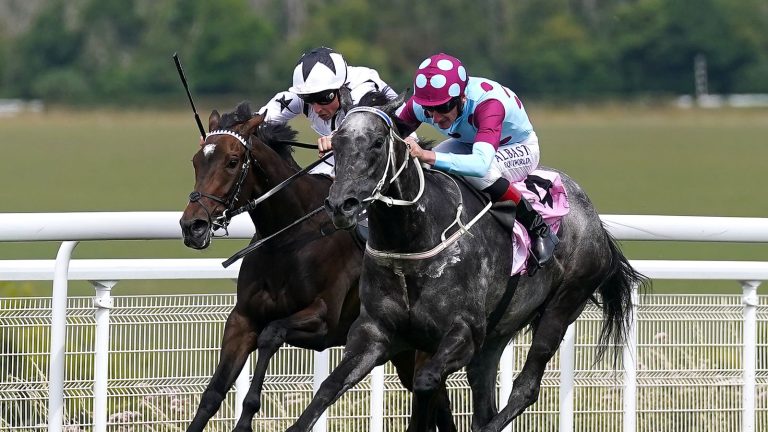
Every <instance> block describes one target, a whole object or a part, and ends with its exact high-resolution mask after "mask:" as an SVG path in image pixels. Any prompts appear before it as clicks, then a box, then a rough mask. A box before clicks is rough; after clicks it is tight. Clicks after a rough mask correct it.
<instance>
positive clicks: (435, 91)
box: [398, 53, 559, 267]
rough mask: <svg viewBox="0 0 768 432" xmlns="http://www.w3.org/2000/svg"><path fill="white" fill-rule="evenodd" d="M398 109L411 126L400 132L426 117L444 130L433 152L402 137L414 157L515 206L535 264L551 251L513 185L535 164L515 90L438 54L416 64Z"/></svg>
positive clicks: (552, 239)
mask: <svg viewBox="0 0 768 432" xmlns="http://www.w3.org/2000/svg"><path fill="white" fill-rule="evenodd" d="M398 116H399V117H400V120H402V121H403V122H404V123H406V124H407V125H408V129H410V130H406V131H405V134H409V133H411V132H412V131H413V130H416V128H418V127H419V125H420V124H421V123H427V124H430V125H432V126H434V127H435V128H436V129H437V130H438V131H439V132H440V133H442V134H443V135H446V136H447V137H449V139H447V140H445V141H443V142H441V143H440V144H438V145H437V146H436V147H435V148H434V151H431V150H425V149H423V148H421V146H419V144H418V143H417V142H416V141H415V140H414V139H413V138H411V137H408V138H406V141H408V142H409V143H410V145H411V155H412V156H413V157H416V158H418V159H419V160H420V161H421V162H423V163H427V164H430V165H432V166H433V167H434V168H435V169H438V170H441V171H446V172H449V173H454V174H459V175H462V176H464V177H465V178H466V180H467V181H468V182H469V183H470V184H471V185H473V186H474V187H476V188H477V189H479V190H481V191H483V192H486V193H488V194H489V195H490V196H491V199H492V200H493V201H495V202H498V203H502V202H503V203H504V204H502V205H505V206H516V215H515V218H516V219H517V220H518V221H519V222H521V224H522V225H523V226H524V227H525V228H526V230H527V231H528V233H529V234H530V236H531V249H532V252H533V254H534V256H535V258H536V261H537V264H538V265H539V267H541V266H542V265H544V264H545V263H546V262H547V261H549V260H550V259H551V258H552V256H553V254H554V250H555V246H557V244H558V242H559V240H558V238H557V236H556V235H555V233H554V232H552V231H551V230H550V229H549V226H548V225H547V224H546V223H545V222H544V220H543V219H542V218H541V215H539V213H538V212H536V211H535V210H534V209H533V208H532V207H531V204H530V203H529V202H528V201H526V200H525V199H522V194H521V193H520V191H518V190H517V189H516V188H515V187H514V186H513V185H512V183H514V182H518V181H521V180H524V179H525V177H526V176H527V175H528V174H529V173H530V172H531V171H533V170H534V169H536V167H537V166H538V165H539V141H538V138H537V137H536V133H535V132H534V131H533V126H532V125H531V122H530V120H529V119H528V115H527V114H526V112H525V109H524V108H523V103H522V102H521V101H520V99H519V98H518V97H517V95H516V94H515V93H514V92H512V91H511V90H510V89H508V88H506V87H504V86H503V85H501V84H499V83H497V82H494V81H491V80H489V79H486V78H479V77H470V76H468V75H467V71H466V69H465V68H464V66H463V65H462V64H461V62H460V61H459V60H458V59H456V58H455V57H451V56H449V55H447V54H443V53H440V54H436V55H433V56H431V57H429V58H428V59H426V60H424V61H423V62H422V63H421V64H420V65H419V68H418V70H417V71H416V76H415V78H414V94H413V96H412V97H411V98H410V99H409V100H408V101H407V102H406V103H405V105H403V106H402V107H401V108H400V109H399V111H398ZM411 128H412V129H411Z"/></svg>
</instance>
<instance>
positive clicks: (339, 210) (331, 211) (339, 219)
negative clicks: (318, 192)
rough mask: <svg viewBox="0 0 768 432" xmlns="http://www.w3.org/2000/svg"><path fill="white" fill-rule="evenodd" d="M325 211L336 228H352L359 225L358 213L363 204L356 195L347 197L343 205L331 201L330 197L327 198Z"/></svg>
mask: <svg viewBox="0 0 768 432" xmlns="http://www.w3.org/2000/svg"><path fill="white" fill-rule="evenodd" d="M325 211H327V212H328V215H329V216H330V217H331V221H333V225H334V226H335V227H336V228H338V229H352V228H354V227H355V225H357V215H359V214H360V212H361V211H362V205H361V204H360V200H358V199H357V198H354V197H351V198H347V199H345V200H344V201H343V202H342V203H341V205H339V204H336V203H333V202H331V199H330V198H328V199H326V200H325Z"/></svg>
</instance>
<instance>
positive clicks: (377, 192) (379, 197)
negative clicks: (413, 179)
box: [344, 106, 424, 206]
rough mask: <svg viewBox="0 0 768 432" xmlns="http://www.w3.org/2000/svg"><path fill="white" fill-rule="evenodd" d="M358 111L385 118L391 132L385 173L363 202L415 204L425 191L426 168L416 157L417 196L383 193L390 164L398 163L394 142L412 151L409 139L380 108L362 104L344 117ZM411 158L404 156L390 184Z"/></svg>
mask: <svg viewBox="0 0 768 432" xmlns="http://www.w3.org/2000/svg"><path fill="white" fill-rule="evenodd" d="M356 112H368V113H372V114H375V115H376V116H377V117H379V118H380V119H382V120H384V123H386V124H387V128H388V129H389V134H388V135H387V157H386V158H387V164H386V165H385V167H384V174H383V175H382V176H381V179H380V180H379V181H378V183H376V187H375V188H374V189H373V191H372V192H371V196H369V197H368V198H366V199H364V200H363V202H364V203H368V202H372V201H381V202H383V203H385V204H387V205H388V206H393V205H396V206H409V205H413V204H415V203H416V202H417V201H418V200H419V199H420V198H421V195H422V194H423V193H424V170H423V169H422V167H421V163H420V162H419V160H418V159H416V158H413V162H414V164H415V165H416V172H417V173H418V175H419V192H418V193H417V194H416V198H414V199H412V200H410V201H406V200H401V199H396V198H392V197H388V196H385V195H383V194H382V193H381V190H382V189H383V188H384V185H385V184H386V183H387V174H389V168H390V166H391V167H392V169H393V170H394V169H395V166H396V164H397V162H396V161H395V144H394V143H395V141H399V142H401V143H403V144H405V147H406V154H407V153H408V152H410V149H411V145H410V144H409V143H408V142H407V141H405V140H403V139H402V138H400V136H399V135H398V134H397V132H395V127H394V125H393V123H392V119H391V118H390V117H389V115H387V113H385V112H384V111H382V110H380V109H378V108H373V107H367V106H360V107H355V108H352V109H351V110H349V112H347V116H346V117H345V118H344V119H345V120H346V119H347V118H349V116H350V114H354V113H356ZM409 160H410V159H409V158H408V157H407V156H406V157H405V158H403V163H402V164H401V165H400V168H398V169H397V171H396V172H395V173H394V174H393V175H392V178H391V179H389V183H390V184H391V183H392V182H394V181H395V179H397V177H398V176H400V174H401V173H402V172H403V170H404V169H405V167H406V166H407V165H408V161H409Z"/></svg>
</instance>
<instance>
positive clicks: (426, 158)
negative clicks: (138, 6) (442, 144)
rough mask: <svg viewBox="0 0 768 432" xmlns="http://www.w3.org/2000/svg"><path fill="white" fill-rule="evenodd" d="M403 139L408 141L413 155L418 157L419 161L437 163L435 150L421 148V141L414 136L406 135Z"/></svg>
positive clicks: (430, 163)
mask: <svg viewBox="0 0 768 432" xmlns="http://www.w3.org/2000/svg"><path fill="white" fill-rule="evenodd" d="M403 141H405V142H406V143H408V146H409V151H410V153H411V156H413V157H415V158H416V159H418V160H419V162H423V163H425V164H429V165H434V164H435V152H433V151H432V150H424V149H423V148H421V146H420V145H419V143H418V142H417V141H416V140H415V139H414V138H413V137H412V136H407V137H405V139H403Z"/></svg>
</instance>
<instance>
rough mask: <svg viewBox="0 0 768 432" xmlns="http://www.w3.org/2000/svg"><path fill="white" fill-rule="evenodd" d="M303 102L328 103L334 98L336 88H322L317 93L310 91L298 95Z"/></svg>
mask: <svg viewBox="0 0 768 432" xmlns="http://www.w3.org/2000/svg"><path fill="white" fill-rule="evenodd" d="M299 97H300V98H301V100H303V101H304V103H308V104H318V105H328V104H329V103H331V102H333V101H334V99H336V90H323V91H321V92H317V93H310V94H306V95H299Z"/></svg>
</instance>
